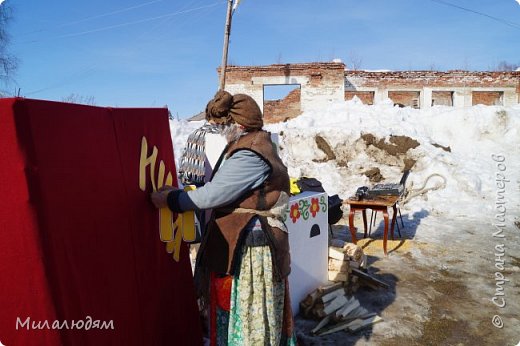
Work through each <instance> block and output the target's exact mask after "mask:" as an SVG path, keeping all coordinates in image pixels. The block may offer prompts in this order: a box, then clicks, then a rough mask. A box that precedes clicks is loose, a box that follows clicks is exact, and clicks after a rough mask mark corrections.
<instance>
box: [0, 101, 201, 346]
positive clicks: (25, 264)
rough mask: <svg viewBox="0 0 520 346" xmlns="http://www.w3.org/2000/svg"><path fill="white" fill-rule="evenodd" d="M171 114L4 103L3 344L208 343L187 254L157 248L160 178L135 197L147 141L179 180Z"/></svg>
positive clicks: (0, 126)
mask: <svg viewBox="0 0 520 346" xmlns="http://www.w3.org/2000/svg"><path fill="white" fill-rule="evenodd" d="M167 113H168V112H167V110H166V109H117V108H101V107H92V106H83V105H75V104H65V103H58V102H49V101H38V100H28V99H2V100H0V160H1V165H0V244H1V245H0V246H1V249H0V342H2V343H3V344H5V345H7V346H12V345H59V344H63V345H197V344H201V340H202V338H201V331H200V325H199V318H198V313H197V306H196V300H195V294H194V288H193V280H192V275H191V267H190V263H189V258H188V249H187V247H186V245H185V244H184V243H183V244H182V247H181V251H180V260H179V262H176V261H175V260H174V259H173V258H172V255H171V254H168V253H166V251H165V246H164V243H162V242H161V241H160V240H159V219H158V212H157V210H156V209H155V208H154V207H153V205H152V204H151V202H150V198H149V195H150V192H151V191H152V184H151V180H153V179H157V171H158V168H157V169H155V172H156V173H155V176H152V175H151V170H150V169H147V176H146V182H147V184H146V191H142V190H141V189H140V188H139V168H140V166H139V164H140V162H139V161H140V154H141V143H142V138H143V137H145V138H146V140H147V143H148V146H149V147H150V148H152V147H154V146H155V147H157V149H158V155H157V162H156V166H157V167H158V166H159V161H163V162H164V164H165V168H166V172H171V173H172V174H173V175H174V176H175V167H174V161H173V148H172V143H171V137H170V131H169V123H168V114H167ZM150 150H151V149H150ZM175 180H176V179H174V181H175ZM89 319H92V320H91V323H90V324H89V322H90V320H89ZM80 321H82V322H83V325H82V323H81V322H80ZM110 321H112V326H113V329H112V328H110V325H109V322H110ZM46 323H47V324H46ZM103 323H104V324H103ZM103 325H104V326H105V327H107V328H100V327H101V326H103ZM88 326H90V328H88V329H87V327H88ZM96 326H97V328H96ZM80 327H82V328H80Z"/></svg>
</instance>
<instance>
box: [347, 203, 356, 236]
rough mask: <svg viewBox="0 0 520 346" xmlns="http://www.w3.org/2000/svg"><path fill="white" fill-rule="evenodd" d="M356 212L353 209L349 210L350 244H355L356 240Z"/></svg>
mask: <svg viewBox="0 0 520 346" xmlns="http://www.w3.org/2000/svg"><path fill="white" fill-rule="evenodd" d="M355 212H356V210H355V209H354V208H350V213H349V214H348V227H349V229H350V236H351V237H352V242H353V243H354V244H357V239H356V229H355V228H354V214H355Z"/></svg>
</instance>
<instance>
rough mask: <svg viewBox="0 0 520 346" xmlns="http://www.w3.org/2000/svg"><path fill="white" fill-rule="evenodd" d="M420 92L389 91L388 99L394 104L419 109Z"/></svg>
mask: <svg viewBox="0 0 520 346" xmlns="http://www.w3.org/2000/svg"><path fill="white" fill-rule="evenodd" d="M420 96H421V93H420V92H419V91H389V92H388V98H389V99H390V100H392V101H393V102H394V104H396V105H399V106H404V107H412V108H419V106H420V101H419V100H420Z"/></svg>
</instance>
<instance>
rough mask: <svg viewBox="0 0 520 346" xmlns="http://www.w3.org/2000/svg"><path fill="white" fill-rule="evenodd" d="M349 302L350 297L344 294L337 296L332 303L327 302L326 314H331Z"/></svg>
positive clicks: (324, 309) (324, 310)
mask: <svg viewBox="0 0 520 346" xmlns="http://www.w3.org/2000/svg"><path fill="white" fill-rule="evenodd" d="M347 302H348V299H347V297H345V296H344V295H341V296H337V297H336V298H334V299H333V300H332V301H331V302H330V303H327V304H326V305H325V307H324V308H323V312H324V313H325V315H328V314H331V313H333V312H335V311H336V310H338V309H340V308H341V307H342V306H343V305H345V303H347Z"/></svg>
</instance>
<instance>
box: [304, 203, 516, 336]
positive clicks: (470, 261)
mask: <svg viewBox="0 0 520 346" xmlns="http://www.w3.org/2000/svg"><path fill="white" fill-rule="evenodd" d="M403 219H404V222H405V228H404V229H402V230H401V233H402V238H400V239H398V240H395V241H389V243H388V249H389V255H388V256H386V257H385V256H384V254H383V249H382V238H383V225H382V222H381V221H380V220H379V223H378V224H377V226H376V227H377V229H376V230H375V231H374V230H372V235H371V238H368V239H363V240H361V241H359V243H358V244H359V245H361V246H362V247H363V248H364V251H365V253H366V254H368V256H369V263H370V267H369V272H370V273H372V274H373V275H374V276H375V277H377V278H379V279H381V280H383V281H385V282H386V283H388V284H389V285H390V288H389V289H378V290H374V289H371V288H368V287H362V288H360V289H359V290H358V291H357V292H356V294H355V296H356V297H357V298H358V299H359V300H360V302H361V304H362V305H363V306H364V307H365V308H366V309H367V310H369V311H372V312H377V313H378V314H379V315H380V316H381V317H382V318H383V321H382V322H380V323H378V324H375V325H374V326H373V327H370V328H367V329H365V330H362V331H359V332H357V333H356V334H348V333H347V332H343V331H341V332H337V333H333V334H330V335H327V336H323V337H316V336H312V335H311V334H310V333H309V330H310V329H312V328H313V327H314V326H315V325H316V323H317V321H311V320H305V319H303V318H301V317H297V319H296V329H297V337H298V339H299V342H300V344H301V345H316V346H318V345H320V346H321V345H382V346H391V345H457V346H462V345H511V346H514V345H517V344H520V314H519V312H520V268H519V266H520V245H519V244H520V242H519V240H520V239H519V238H520V237H519V235H520V229H518V228H517V226H516V225H515V224H514V223H512V224H511V225H510V226H511V227H508V228H507V230H506V231H505V232H504V235H505V237H504V238H496V237H493V236H492V234H493V232H494V230H493V225H492V222H491V221H489V222H483V221H482V220H485V219H482V220H471V219H468V218H458V219H451V220H450V219H446V217H445V216H443V215H432V214H428V213H426V212H423V213H414V214H413V215H409V214H408V213H405V212H403ZM340 223H341V222H340ZM342 223H343V225H338V226H334V229H333V233H334V236H335V237H339V238H344V239H350V235H349V233H347V228H346V226H345V225H344V224H345V222H344V221H343V222H342ZM356 224H357V225H360V224H361V222H360V220H356ZM396 236H397V233H396ZM359 238H362V234H361V233H359V232H358V239H359ZM396 239H397V238H396ZM501 244H504V247H501V246H500V245H501ZM496 245H499V247H498V251H499V252H498V253H499V254H503V256H501V257H500V256H499V257H498V258H499V259H500V258H503V259H504V261H505V262H504V268H503V270H502V269H501V266H500V265H499V266H498V267H496V266H495V263H496V262H495V259H496V258H497V256H495V254H496V253H497V248H496V247H495V246H496ZM502 250H503V251H502ZM504 278H505V279H506V280H508V281H505V280H502V279H504ZM493 297H496V299H498V300H496V302H497V303H498V304H499V305H503V304H502V303H505V306H503V307H499V306H497V305H495V304H494V303H493V301H492V299H493ZM501 299H504V300H501ZM494 316H499V318H500V319H501V321H502V322H503V326H502V327H501V328H499V327H496V326H494V325H493V322H492V320H493V318H494V321H495V323H496V324H497V325H498V324H499V322H500V319H499V318H497V317H494Z"/></svg>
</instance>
